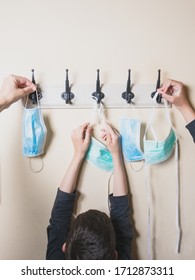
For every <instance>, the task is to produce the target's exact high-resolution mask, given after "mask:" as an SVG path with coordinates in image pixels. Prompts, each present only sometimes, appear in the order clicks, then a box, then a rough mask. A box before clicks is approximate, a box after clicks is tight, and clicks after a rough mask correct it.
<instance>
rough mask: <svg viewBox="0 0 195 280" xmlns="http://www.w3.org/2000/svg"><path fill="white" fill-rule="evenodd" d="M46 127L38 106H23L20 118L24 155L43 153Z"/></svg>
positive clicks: (31, 155)
mask: <svg viewBox="0 0 195 280" xmlns="http://www.w3.org/2000/svg"><path fill="white" fill-rule="evenodd" d="M46 136H47V129H46V126H45V123H44V120H43V116H42V112H41V109H40V107H36V108H31V109H27V108H24V111H23V119H22V151H23V155H24V156H25V157H36V156H38V155H41V154H43V153H44V146H45V141H46Z"/></svg>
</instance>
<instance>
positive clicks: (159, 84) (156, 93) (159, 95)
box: [151, 69, 162, 104]
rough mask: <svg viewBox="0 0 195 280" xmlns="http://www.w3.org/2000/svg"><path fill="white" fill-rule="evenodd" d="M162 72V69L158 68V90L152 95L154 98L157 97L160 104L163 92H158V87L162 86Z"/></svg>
mask: <svg viewBox="0 0 195 280" xmlns="http://www.w3.org/2000/svg"><path fill="white" fill-rule="evenodd" d="M160 73H161V70H160V69H158V79H157V82H156V90H155V91H154V92H152V93H151V97H152V98H156V102H157V103H158V104H161V103H162V94H160V93H158V92H157V90H158V88H160V86H161V82H160Z"/></svg>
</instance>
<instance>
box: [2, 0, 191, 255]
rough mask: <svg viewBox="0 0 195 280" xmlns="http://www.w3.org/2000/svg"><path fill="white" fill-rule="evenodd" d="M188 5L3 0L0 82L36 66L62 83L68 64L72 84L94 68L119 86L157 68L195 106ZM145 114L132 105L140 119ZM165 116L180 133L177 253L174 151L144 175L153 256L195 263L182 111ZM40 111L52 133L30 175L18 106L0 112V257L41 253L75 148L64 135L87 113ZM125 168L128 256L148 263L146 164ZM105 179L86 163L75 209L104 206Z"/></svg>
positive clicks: (112, 114) (178, 0)
mask: <svg viewBox="0 0 195 280" xmlns="http://www.w3.org/2000/svg"><path fill="white" fill-rule="evenodd" d="M194 10H195V2H194V1H193V0H171V1H170V0H169V1H168V0H163V1H162V0H148V1H145V0H136V1H135V0H134V1H133V0H120V1H117V0H106V1H105V0H98V1H97V0H77V1H76V0H71V1H68V0H55V1H51V0H41V1H38V0H33V1H25V0H18V1H11V0H6V1H4V0H0V37H1V40H0V79H1V81H2V79H3V77H5V76H6V75H8V74H9V73H15V74H20V75H25V76H28V77H30V74H31V73H30V69H31V68H33V67H34V68H35V69H36V78H37V81H38V82H40V83H45V84H47V85H48V86H49V85H52V84H62V83H63V81H64V73H65V72H64V70H65V68H69V69H70V71H71V73H72V74H71V75H72V77H73V79H74V82H76V83H77V82H78V83H92V82H93V81H94V73H95V71H96V69H97V68H100V69H101V77H102V80H104V81H106V82H107V83H124V81H126V75H127V69H128V68H131V69H132V79H133V81H134V82H135V83H138V82H139V83H154V82H155V79H156V75H157V69H158V68H160V69H162V80H165V79H166V78H167V77H171V78H174V79H178V80H182V81H183V82H184V83H185V84H186V85H187V86H188V89H189V95H190V100H191V101H192V102H193V103H194V104H195V82H194V71H195V70H194V69H195V55H194V50H195V38H194V26H195V17H194ZM162 110H163V109H161V110H160V112H159V115H158V119H157V121H159V123H160V121H161V120H162V119H161V118H160V116H161V115H162ZM149 112H150V110H149V109H139V114H140V117H141V118H142V120H143V122H144V123H145V122H146V121H147V118H148V115H149ZM171 112H172V119H173V122H174V125H175V127H176V130H177V132H178V134H179V136H180V161H179V162H180V182H181V194H180V195H181V196H180V202H181V226H182V244H181V253H180V254H178V255H177V254H175V243H176V229H175V204H176V190H175V188H176V187H175V173H174V172H175V162H174V158H173V157H172V158H171V159H170V160H168V161H167V162H165V163H162V164H160V165H158V166H154V167H153V168H152V173H151V176H152V178H151V181H152V197H153V201H152V202H153V203H152V209H153V223H152V231H153V242H154V243H153V244H154V251H155V252H154V257H155V258H156V259H194V258H195V250H194V248H195V238H194V236H195V223H194V218H193V214H194V212H195V203H194V197H195V188H194V181H195V172H194V163H193V161H192V159H193V158H194V154H195V147H194V144H193V142H192V139H191V137H190V135H189V134H188V132H187V130H186V128H185V122H184V120H183V119H182V117H181V116H180V115H179V113H178V112H177V111H175V110H174V109H171ZM43 114H44V116H45V118H46V124H47V127H48V131H49V134H48V139H47V145H46V154H45V156H44V169H43V171H42V172H41V173H38V174H34V173H32V172H31V170H30V168H29V162H28V161H27V160H26V159H24V158H23V156H22V151H21V116H22V107H21V104H20V103H17V104H15V105H13V106H12V108H11V109H9V110H6V111H4V112H3V113H1V117H0V228H1V230H0V259H44V257H45V251H46V244H47V238H46V227H47V224H48V220H49V217H50V211H51V207H52V205H53V201H54V198H55V194H56V189H57V187H58V185H59V183H60V181H61V178H62V176H63V173H64V170H65V169H66V167H67V165H68V162H69V160H70V159H71V155H72V151H73V149H72V145H71V141H70V133H71V130H72V129H73V128H75V127H77V126H78V125H79V124H80V123H82V122H84V121H87V120H89V118H90V116H91V110H90V109H78V110H65V109H64V110H63V109H47V110H46V109H44V110H43ZM121 114H122V109H121V110H120V109H110V110H109V112H108V118H109V120H110V121H111V123H112V124H113V125H115V126H116V127H117V128H119V122H120V117H121ZM130 115H131V113H130ZM70 119H71V122H70V121H69V120H70ZM159 127H160V125H159ZM163 131H164V130H163ZM161 132H162V131H161ZM35 164H39V163H38V162H35ZM126 167H127V171H128V176H129V182H130V192H131V195H132V208H133V221H134V226H135V229H136V233H137V234H136V236H135V237H136V238H135V242H134V251H133V258H134V259H136V258H137V259H147V197H146V192H145V176H144V170H142V171H141V172H139V173H134V172H132V170H131V168H130V166H129V165H126ZM107 180H108V174H105V173H104V172H102V171H100V170H97V169H95V168H94V167H92V166H90V165H89V164H88V163H86V164H85V165H84V169H83V172H82V174H81V181H80V184H79V190H80V192H81V201H80V205H79V207H78V212H80V211H83V210H85V209H88V208H92V207H93V208H99V209H102V210H104V211H106V212H107V211H108V210H107Z"/></svg>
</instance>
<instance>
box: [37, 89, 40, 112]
mask: <svg viewBox="0 0 195 280" xmlns="http://www.w3.org/2000/svg"><path fill="white" fill-rule="evenodd" d="M36 97H37V107H38V108H40V100H39V96H38V92H37V89H36Z"/></svg>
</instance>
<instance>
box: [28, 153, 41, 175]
mask: <svg viewBox="0 0 195 280" xmlns="http://www.w3.org/2000/svg"><path fill="white" fill-rule="evenodd" d="M37 158H38V159H40V160H41V166H40V168H39V169H35V168H33V165H32V158H29V165H30V169H31V171H32V172H33V173H39V172H41V171H42V170H43V168H44V162H43V158H42V157H40V156H38V157H37Z"/></svg>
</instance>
